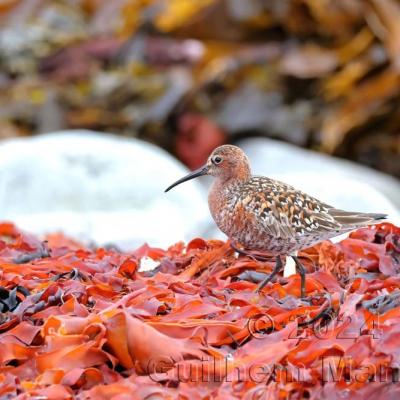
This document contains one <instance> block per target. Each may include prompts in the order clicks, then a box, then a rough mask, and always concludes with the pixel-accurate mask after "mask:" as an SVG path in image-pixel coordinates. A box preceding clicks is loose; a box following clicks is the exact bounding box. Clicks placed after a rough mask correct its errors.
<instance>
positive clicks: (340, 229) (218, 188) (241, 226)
mask: <svg viewBox="0 0 400 400" xmlns="http://www.w3.org/2000/svg"><path fill="white" fill-rule="evenodd" d="M202 175H211V176H213V177H214V178H215V180H214V182H213V184H212V186H211V189H210V192H209V196H208V205H209V208H210V211H211V215H212V217H213V218H214V221H215V222H216V224H217V225H218V227H219V229H221V231H222V232H224V233H225V234H226V235H227V236H228V238H229V239H230V240H231V241H232V242H233V244H234V246H233V247H234V249H236V250H237V248H236V247H235V244H241V245H242V246H243V247H244V248H245V249H246V250H251V251H262V252H268V253H270V254H271V255H273V256H275V257H276V264H275V267H274V269H273V271H272V272H271V274H270V275H269V276H268V277H267V278H266V279H265V280H264V281H263V282H262V283H261V284H260V285H259V286H258V288H257V290H261V289H262V288H263V287H264V286H265V285H266V284H267V283H268V282H269V281H270V280H271V279H272V278H273V277H274V276H275V275H276V274H277V273H278V272H279V271H280V270H281V268H282V266H283V264H282V259H281V257H282V256H291V257H292V258H293V260H294V262H295V264H296V267H297V269H298V270H299V273H300V276H301V296H302V297H304V296H305V269H304V267H303V265H302V264H301V262H300V261H299V259H298V258H297V256H296V254H297V251H299V250H302V249H305V248H307V247H311V246H313V245H315V244H317V243H318V242H321V241H323V240H326V239H330V238H332V237H334V236H338V235H340V234H342V233H345V232H349V231H352V230H354V229H357V228H360V227H363V226H366V225H368V224H374V223H376V222H377V221H379V220H381V219H384V218H386V215H385V214H374V213H362V212H353V211H344V210H340V209H337V208H335V207H332V206H330V205H328V204H325V203H323V202H321V201H319V200H317V199H316V198H314V197H311V196H309V195H307V194H306V193H303V192H301V191H300V190H297V189H295V188H294V187H292V186H290V185H287V184H285V183H283V182H279V181H276V180H274V179H270V178H267V177H265V176H252V175H251V171H250V165H249V160H248V158H247V156H246V154H245V153H244V152H243V151H242V150H241V149H240V148H239V147H236V146H232V145H223V146H220V147H217V148H216V149H215V150H214V151H213V152H212V154H211V155H210V156H209V158H208V160H207V162H206V164H205V165H204V166H203V167H201V168H199V169H198V170H196V171H193V172H192V173H190V174H189V175H187V176H185V177H183V178H181V179H179V180H178V181H176V182H175V183H173V184H172V185H171V186H169V187H168V188H167V189H166V190H165V191H166V192H168V191H169V190H170V189H172V188H173V187H175V186H177V185H179V184H181V183H183V182H186V181H188V180H190V179H193V178H197V177H199V176H202Z"/></svg>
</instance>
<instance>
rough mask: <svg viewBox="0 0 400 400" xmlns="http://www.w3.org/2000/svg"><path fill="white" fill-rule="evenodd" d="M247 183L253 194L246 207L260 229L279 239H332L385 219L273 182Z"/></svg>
mask: <svg viewBox="0 0 400 400" xmlns="http://www.w3.org/2000/svg"><path fill="white" fill-rule="evenodd" d="M249 184H250V186H251V187H252V188H253V193H254V191H255V192H256V194H255V195H253V196H251V197H252V201H251V202H252V203H253V204H249V206H250V207H251V208H252V209H253V210H255V213H256V215H257V217H258V219H259V220H260V223H261V224H262V226H263V228H264V229H265V230H266V231H267V232H268V233H269V234H271V235H273V236H275V237H279V238H282V239H293V238H296V237H298V236H302V235H314V234H315V235H321V236H322V237H323V236H327V235H328V236H335V234H339V233H343V232H347V231H350V230H353V229H356V228H358V227H362V226H365V225H367V224H370V223H374V222H375V221H377V220H379V219H383V218H385V215H384V214H366V213H360V212H351V211H343V210H339V209H337V208H334V207H332V206H330V205H328V204H326V203H323V202H321V201H319V200H318V199H316V198H314V197H311V196H309V195H307V194H306V193H304V192H302V191H300V190H297V189H295V188H294V187H293V186H290V185H287V184H285V183H283V182H279V181H275V180H273V179H269V178H265V177H253V178H252V179H251V180H250V182H249ZM255 188H256V190H255Z"/></svg>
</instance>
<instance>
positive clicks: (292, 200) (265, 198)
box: [209, 176, 357, 255]
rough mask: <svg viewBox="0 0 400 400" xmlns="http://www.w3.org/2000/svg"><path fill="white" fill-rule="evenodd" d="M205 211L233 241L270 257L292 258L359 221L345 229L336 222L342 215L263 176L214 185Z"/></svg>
mask: <svg viewBox="0 0 400 400" xmlns="http://www.w3.org/2000/svg"><path fill="white" fill-rule="evenodd" d="M209 206H210V211H211V214H212V216H213V218H214V220H215V222H216V224H217V225H218V227H219V228H220V229H221V230H222V231H223V232H224V233H225V234H226V235H227V236H228V237H229V238H230V239H231V240H233V241H234V242H236V243H240V244H241V245H243V246H244V247H245V248H248V249H252V250H260V251H266V252H269V253H271V254H273V255H277V254H279V255H284V254H287V255H290V254H293V253H294V252H296V251H297V250H300V249H303V248H307V247H311V246H312V245H314V244H316V243H318V242H320V241H322V240H326V239H329V238H331V237H334V236H337V235H338V234H340V233H344V232H348V231H350V230H352V229H355V227H356V226H357V220H355V221H354V224H347V225H346V226H343V225H342V224H341V223H340V222H339V221H337V220H336V219H335V213H336V214H337V215H336V216H340V215H339V214H346V212H345V211H342V210H336V209H335V208H333V207H331V206H329V205H327V204H324V203H322V202H320V201H318V200H317V199H315V198H313V197H310V196H308V195H307V194H305V193H303V192H301V191H298V190H296V189H294V188H293V187H292V186H290V185H287V184H284V183H282V182H279V181H275V180H273V179H269V178H266V177H261V176H260V177H258V176H254V177H251V178H250V179H249V180H247V181H245V182H232V183H231V184H229V182H225V183H224V184H221V183H219V182H215V183H214V185H213V187H212V188H211V191H210V195H209ZM347 214H348V216H350V215H353V216H354V213H347ZM344 218H346V215H345V216H344Z"/></svg>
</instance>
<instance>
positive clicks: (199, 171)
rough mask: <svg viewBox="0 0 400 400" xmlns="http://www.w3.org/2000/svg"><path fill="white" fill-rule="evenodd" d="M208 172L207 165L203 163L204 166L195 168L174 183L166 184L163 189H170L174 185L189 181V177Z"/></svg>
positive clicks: (166, 190) (192, 177)
mask: <svg viewBox="0 0 400 400" xmlns="http://www.w3.org/2000/svg"><path fill="white" fill-rule="evenodd" d="M207 173H208V166H207V165H205V166H204V167H201V168H199V169H196V170H195V171H193V172H191V173H190V174H188V175H186V176H184V177H183V178H181V179H179V180H177V181H176V182H175V183H173V184H172V185H171V186H168V187H167V188H166V189H165V192H168V191H169V190H171V189H172V188H174V187H175V186H178V185H180V184H181V183H183V182H186V181H190V180H191V179H194V178H197V177H198V176H202V175H207Z"/></svg>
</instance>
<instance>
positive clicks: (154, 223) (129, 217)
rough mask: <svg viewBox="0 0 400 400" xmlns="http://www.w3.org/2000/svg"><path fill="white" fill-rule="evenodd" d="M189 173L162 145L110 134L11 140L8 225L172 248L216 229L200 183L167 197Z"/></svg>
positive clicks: (0, 152) (6, 164)
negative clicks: (209, 228)
mask: <svg viewBox="0 0 400 400" xmlns="http://www.w3.org/2000/svg"><path fill="white" fill-rule="evenodd" d="M186 173H188V171H187V169H186V168H185V167H184V166H183V165H182V164H180V163H179V162H178V161H177V160H175V159H174V158H173V157H172V156H170V155H169V154H168V153H167V152H165V151H164V150H162V149H160V148H158V147H156V146H154V145H151V144H149V143H146V142H143V141H141V140H136V139H128V138H121V137H117V136H113V135H108V134H104V133H101V134H100V133H95V132H90V131H65V132H58V133H52V134H46V135H41V136H36V137H31V138H20V139H10V140H6V141H3V142H1V144H0V210H1V211H0V220H11V221H13V222H15V223H16V224H18V225H19V226H20V227H22V228H23V229H26V230H29V231H32V232H36V233H45V232H53V231H63V232H66V233H67V234H69V235H72V236H74V237H77V238H79V239H83V240H93V241H95V242H96V243H99V244H106V243H114V244H117V245H119V246H121V247H123V248H134V247H137V246H139V245H141V244H142V243H143V242H149V243H150V244H151V245H153V246H168V245H171V244H173V243H174V242H176V241H178V240H182V239H184V240H189V239H191V238H192V237H194V236H199V235H201V233H202V232H203V231H204V229H205V224H207V226H208V225H209V224H210V217H209V212H208V207H207V202H206V193H205V191H204V188H203V187H202V185H200V184H199V182H196V181H192V182H188V183H187V184H185V186H184V187H182V188H181V189H180V190H174V191H171V192H169V193H164V189H165V188H166V187H167V186H169V185H170V184H171V183H172V182H174V181H175V180H176V179H178V178H180V177H182V176H183V175H185V174H186Z"/></svg>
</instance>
